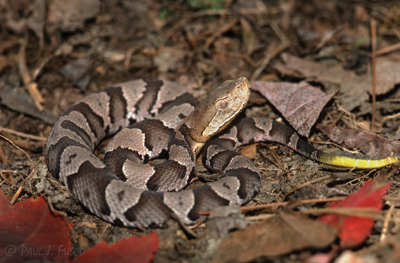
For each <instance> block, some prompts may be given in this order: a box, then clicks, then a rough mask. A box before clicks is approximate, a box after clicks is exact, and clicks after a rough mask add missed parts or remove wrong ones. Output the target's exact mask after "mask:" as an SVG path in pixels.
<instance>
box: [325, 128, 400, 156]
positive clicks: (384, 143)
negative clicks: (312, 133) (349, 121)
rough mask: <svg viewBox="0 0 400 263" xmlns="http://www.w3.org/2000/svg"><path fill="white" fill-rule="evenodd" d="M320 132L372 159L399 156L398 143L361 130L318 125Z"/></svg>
mask: <svg viewBox="0 0 400 263" xmlns="http://www.w3.org/2000/svg"><path fill="white" fill-rule="evenodd" d="M317 129H319V130H320V131H322V132H323V133H324V134H325V135H326V136H328V137H329V138H330V139H331V140H332V141H334V142H336V143H344V144H346V146H347V147H351V148H356V149H359V150H361V151H362V152H364V153H366V154H368V155H369V156H371V157H372V158H374V159H383V158H386V157H389V156H391V155H392V153H393V154H394V155H396V156H400V142H397V141H392V140H389V139H386V138H384V137H382V136H379V135H376V134H374V133H371V132H367V131H363V130H357V131H356V130H350V129H345V128H337V127H331V126H327V125H322V124H318V125H317Z"/></svg>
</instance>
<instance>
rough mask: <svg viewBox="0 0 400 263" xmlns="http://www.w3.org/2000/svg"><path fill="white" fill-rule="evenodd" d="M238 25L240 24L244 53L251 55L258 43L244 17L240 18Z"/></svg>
mask: <svg viewBox="0 0 400 263" xmlns="http://www.w3.org/2000/svg"><path fill="white" fill-rule="evenodd" d="M240 25H241V26H242V38H243V44H244V47H245V50H246V51H247V52H246V53H247V55H251V54H252V53H253V51H254V48H255V47H256V46H257V44H258V43H257V38H256V34H254V32H253V29H252V28H251V24H250V23H249V22H247V20H246V19H244V18H241V19H240Z"/></svg>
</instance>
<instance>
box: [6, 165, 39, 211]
mask: <svg viewBox="0 0 400 263" xmlns="http://www.w3.org/2000/svg"><path fill="white" fill-rule="evenodd" d="M36 166H37V164H36ZM36 173H37V168H36V167H35V168H33V169H32V171H31V173H30V174H29V175H28V177H26V178H25V180H24V181H23V182H22V183H21V185H20V186H19V188H18V190H17V192H16V193H15V195H14V196H13V198H12V199H11V201H10V203H11V204H12V205H13V204H14V203H15V201H17V199H18V197H19V195H20V194H21V192H22V188H23V187H24V184H25V182H26V181H28V180H29V179H30V178H32V176H33V175H34V174H36Z"/></svg>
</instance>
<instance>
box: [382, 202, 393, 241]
mask: <svg viewBox="0 0 400 263" xmlns="http://www.w3.org/2000/svg"><path fill="white" fill-rule="evenodd" d="M394 207H395V205H391V206H390V208H389V211H388V212H387V213H386V216H385V221H383V227H382V234H381V238H380V241H381V242H382V241H383V240H385V238H386V235H387V233H388V229H389V221H390V217H391V216H392V214H393V210H394Z"/></svg>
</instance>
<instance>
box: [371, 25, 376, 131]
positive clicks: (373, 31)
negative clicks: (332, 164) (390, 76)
mask: <svg viewBox="0 0 400 263" xmlns="http://www.w3.org/2000/svg"><path fill="white" fill-rule="evenodd" d="M371 42H372V66H371V67H372V117H371V127H370V130H371V131H373V130H374V127H375V125H374V121H375V102H376V54H375V51H376V20H375V19H373V18H372V19H371Z"/></svg>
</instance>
